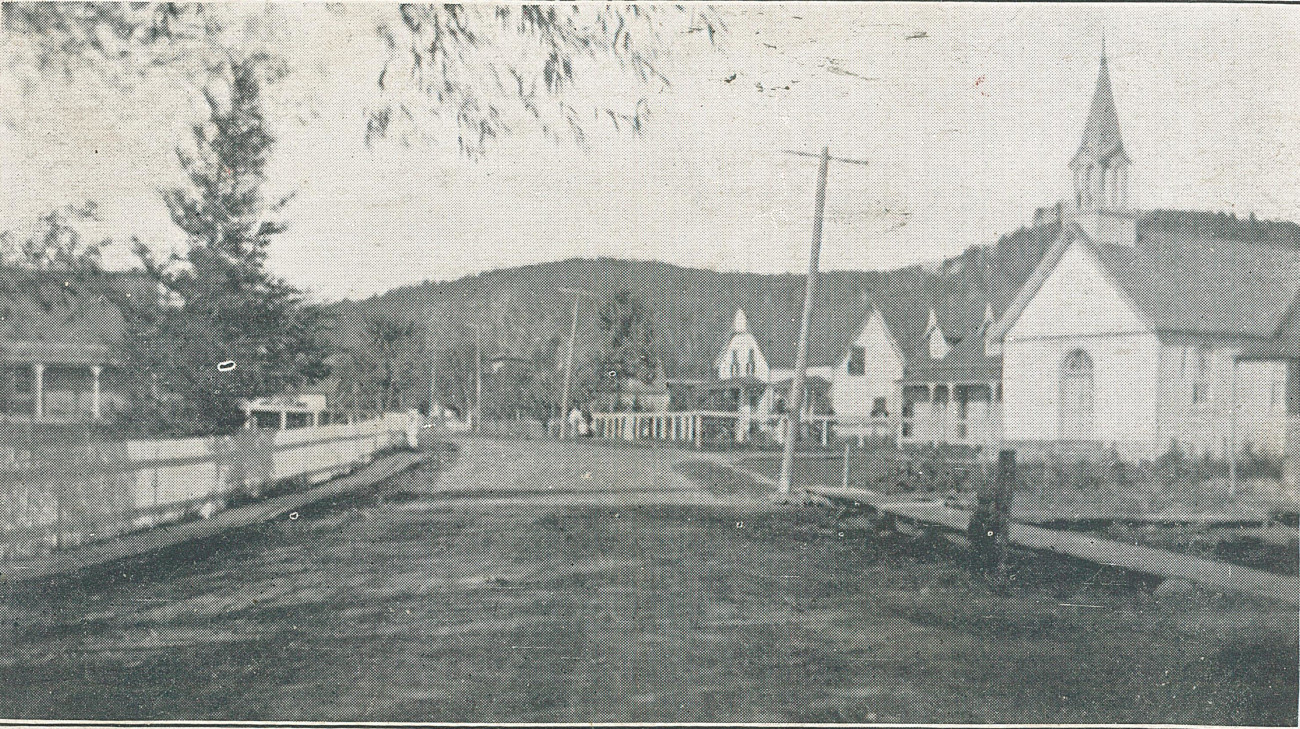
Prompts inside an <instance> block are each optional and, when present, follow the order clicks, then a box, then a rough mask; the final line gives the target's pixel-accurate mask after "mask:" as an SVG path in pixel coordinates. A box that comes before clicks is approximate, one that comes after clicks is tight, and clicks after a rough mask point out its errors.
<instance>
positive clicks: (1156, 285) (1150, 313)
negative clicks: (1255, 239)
mask: <svg viewBox="0 0 1300 729" xmlns="http://www.w3.org/2000/svg"><path fill="white" fill-rule="evenodd" d="M1092 246H1093V249H1094V250H1095V251H1096V253H1097V257H1098V258H1099V259H1100V260H1101V262H1102V264H1103V265H1105V267H1106V269H1107V270H1108V271H1109V273H1110V275H1111V276H1112V277H1113V278H1114V280H1115V281H1116V282H1117V283H1118V284H1119V285H1120V286H1121V287H1122V288H1123V289H1124V291H1125V293H1127V294H1128V296H1129V297H1130V299H1132V301H1133V303H1134V305H1136V306H1137V308H1138V309H1139V310H1140V311H1141V313H1142V314H1144V315H1145V316H1146V317H1147V319H1148V320H1149V321H1150V322H1151V323H1152V325H1153V327H1154V328H1155V329H1156V331H1160V332H1179V333H1189V334H1213V335H1223V336H1247V337H1271V336H1274V335H1275V334H1276V333H1277V332H1278V330H1279V328H1280V327H1281V325H1282V321H1283V319H1284V317H1285V316H1286V314H1287V311H1288V310H1289V309H1290V307H1291V305H1292V302H1294V301H1295V299H1296V295H1297V293H1300V250H1295V249H1288V248H1282V247H1279V246H1272V245H1267V244H1260V243H1249V242H1244V241H1235V240H1222V239H1213V238H1198V239H1183V238H1178V237H1168V236H1160V237H1158V238H1156V239H1154V240H1152V239H1147V240H1143V241H1141V242H1140V243H1139V245H1137V246H1122V245H1110V244H1097V243H1093V244H1092Z"/></svg>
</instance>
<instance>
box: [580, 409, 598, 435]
mask: <svg viewBox="0 0 1300 729" xmlns="http://www.w3.org/2000/svg"><path fill="white" fill-rule="evenodd" d="M594 420H595V418H592V417H591V410H590V409H588V408H587V407H586V406H583V408H582V437H583V438H590V437H592V436H593V435H595V434H596V433H595V430H594V429H593V428H592V427H591V426H592V422H593V421H594Z"/></svg>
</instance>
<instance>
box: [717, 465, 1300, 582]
mask: <svg viewBox="0 0 1300 729" xmlns="http://www.w3.org/2000/svg"><path fill="white" fill-rule="evenodd" d="M732 468H734V469H735V470H736V472H738V473H741V474H743V475H745V476H749V477H750V478H754V479H757V480H758V481H761V482H763V483H766V484H769V485H772V486H776V482H775V481H774V480H772V479H771V478H769V477H767V476H765V475H763V474H761V473H759V472H757V471H754V470H753V469H748V468H744V467H741V466H732ZM807 490H808V491H809V492H810V493H813V494H816V495H818V496H821V497H823V498H826V499H830V500H831V501H834V502H839V503H842V504H844V503H847V504H852V505H855V506H866V507H870V508H871V509H874V510H875V511H878V512H880V513H882V514H889V515H891V516H893V517H895V518H901V519H904V520H907V521H910V522H915V523H918V524H925V525H930V526H935V527H940V528H943V529H947V530H950V531H954V532H959V533H962V534H965V533H966V531H967V529H968V528H969V527H970V518H971V513H970V512H969V511H965V510H963V509H954V508H952V507H951V506H948V505H946V504H944V503H943V502H940V501H933V500H929V501H916V500H912V501H907V500H900V499H898V498H897V497H894V496H887V495H885V494H881V493H878V492H875V491H871V490H869V489H860V488H853V487H844V486H810V487H808V489H807ZM1007 541H1008V542H1010V543H1011V544H1014V545H1016V546H1018V547H1024V548H1026V549H1033V550H1036V551H1040V552H1051V553H1053V554H1060V555H1065V556H1068V557H1073V558H1075V559H1082V560H1085V561H1088V562H1092V563H1094V564H1102V565H1109V566H1113V567H1120V568H1123V569H1127V570H1132V571H1134V572H1141V573H1143V574H1149V575H1155V576H1157V577H1164V578H1175V579H1183V580H1187V581H1189V582H1192V583H1195V584H1198V585H1202V586H1204V587H1209V588H1214V589H1217V590H1222V591H1225V592H1236V593H1243V594H1247V595H1254V596H1256V597H1264V598H1268V599H1272V600H1278V601H1281V602H1284V603H1287V604H1290V605H1300V579H1297V577H1295V576H1288V575H1279V574H1275V573H1273V572H1266V571H1264V570H1258V569H1253V568H1250V567H1243V566H1240V565H1234V564H1228V563H1226V562H1220V561H1218V560H1213V559H1206V558H1204V557H1197V556H1195V555H1191V554H1183V553H1180V552H1171V551H1169V550H1165V549H1157V548H1154V547H1144V546H1141V545H1137V544H1125V543H1123V542H1117V541H1114V540H1111V539H1105V538H1102V537H1097V536H1092V535H1088V534H1081V533H1078V532H1068V531H1061V530H1056V529H1046V528H1043V527H1039V526H1033V525H1031V524H1022V523H1019V522H1012V523H1011V524H1010V525H1008V527H1007Z"/></svg>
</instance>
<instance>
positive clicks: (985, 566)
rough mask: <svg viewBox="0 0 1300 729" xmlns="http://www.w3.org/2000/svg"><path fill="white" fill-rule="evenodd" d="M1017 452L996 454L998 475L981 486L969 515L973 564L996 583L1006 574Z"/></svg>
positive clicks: (1007, 451)
mask: <svg viewBox="0 0 1300 729" xmlns="http://www.w3.org/2000/svg"><path fill="white" fill-rule="evenodd" d="M1015 483H1016V452H1015V451H1014V450H1003V451H1001V452H1000V453H998V465H997V474H996V476H995V477H994V479H993V481H992V482H990V481H988V480H987V479H986V480H984V481H983V482H982V483H981V485H980V491H979V494H978V495H977V497H976V503H975V513H973V514H971V518H970V527H969V529H968V531H967V536H968V537H969V539H970V543H971V557H972V561H973V563H974V565H975V566H976V567H977V568H978V569H980V570H981V571H982V572H984V574H985V575H991V576H994V578H995V581H996V582H997V583H998V584H1001V583H1002V579H1003V577H1004V576H1005V572H1006V552H1007V525H1008V523H1009V522H1010V517H1011V499H1012V496H1013V495H1014V493H1015Z"/></svg>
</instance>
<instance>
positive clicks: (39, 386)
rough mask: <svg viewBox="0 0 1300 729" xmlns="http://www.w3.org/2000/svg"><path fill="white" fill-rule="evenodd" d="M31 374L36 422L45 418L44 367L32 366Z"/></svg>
mask: <svg viewBox="0 0 1300 729" xmlns="http://www.w3.org/2000/svg"><path fill="white" fill-rule="evenodd" d="M32 374H33V375H34V377H35V380H36V381H35V383H34V386H35V390H34V391H35V393H36V397H35V400H36V402H35V405H34V412H33V414H34V415H35V416H36V419H37V420H40V419H42V418H44V417H45V365H43V364H41V363H39V362H38V363H36V364H34V365H32Z"/></svg>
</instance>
